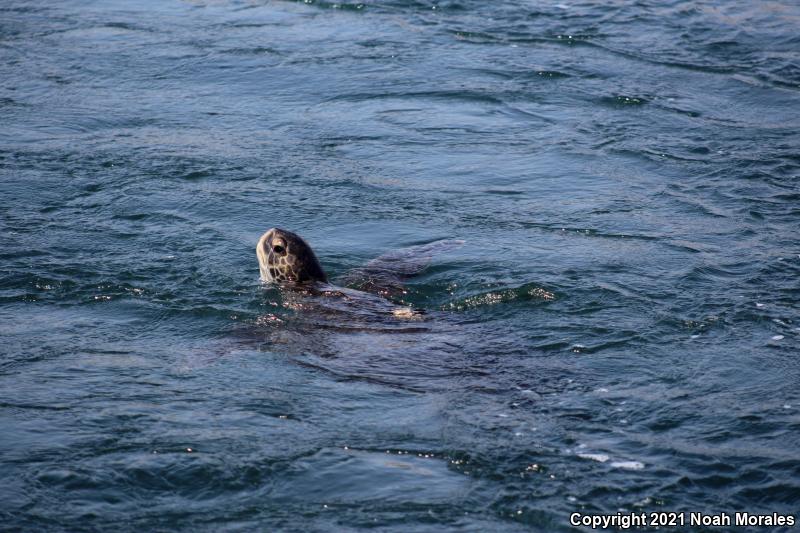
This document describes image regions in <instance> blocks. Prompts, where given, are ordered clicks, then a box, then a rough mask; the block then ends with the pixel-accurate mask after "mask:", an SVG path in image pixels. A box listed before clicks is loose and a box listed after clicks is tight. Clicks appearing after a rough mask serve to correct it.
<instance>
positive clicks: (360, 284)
mask: <svg viewBox="0 0 800 533" xmlns="http://www.w3.org/2000/svg"><path fill="white" fill-rule="evenodd" d="M463 244H464V241H461V240H452V239H445V240H440V241H435V242H430V243H428V244H420V245H417V246H409V247H407V248H401V249H399V250H392V251H390V252H387V253H385V254H383V255H381V256H379V257H376V258H375V259H373V260H372V261H370V262H369V263H367V264H366V265H364V266H363V267H361V268H357V269H355V270H352V271H350V272H348V273H347V274H345V276H344V277H343V278H342V280H341V283H342V284H343V285H347V286H349V287H353V288H355V289H358V290H362V291H366V292H372V293H375V294H379V295H381V296H384V297H386V298H395V299H397V298H401V297H402V296H403V295H404V294H406V289H405V287H404V283H403V282H404V281H405V280H407V279H408V278H410V277H412V276H416V275H417V274H419V273H420V272H422V271H423V270H425V268H426V267H427V266H428V265H429V264H430V262H431V259H433V256H434V255H436V254H440V253H444V252H448V251H450V250H455V249H456V248H460V247H461V246H463Z"/></svg>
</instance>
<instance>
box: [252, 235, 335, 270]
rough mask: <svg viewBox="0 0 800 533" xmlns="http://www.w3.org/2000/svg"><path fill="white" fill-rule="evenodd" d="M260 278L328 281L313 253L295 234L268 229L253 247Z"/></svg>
mask: <svg viewBox="0 0 800 533" xmlns="http://www.w3.org/2000/svg"><path fill="white" fill-rule="evenodd" d="M256 255H257V256H258V266H259V268H260V270H261V279H262V280H263V281H266V282H272V283H281V282H282V283H308V282H314V281H321V282H323V283H326V282H327V281H328V278H327V277H326V276H325V272H324V271H323V270H322V267H321V266H320V264H319V261H317V256H316V255H314V251H313V250H312V249H311V247H310V246H309V245H308V243H306V241H304V240H303V239H302V238H301V237H300V236H299V235H296V234H294V233H292V232H291V231H286V230H283V229H280V228H272V229H271V230H269V231H267V232H266V233H265V234H264V235H262V236H261V238H260V239H259V240H258V244H257V245H256Z"/></svg>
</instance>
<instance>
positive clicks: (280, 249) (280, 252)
mask: <svg viewBox="0 0 800 533" xmlns="http://www.w3.org/2000/svg"><path fill="white" fill-rule="evenodd" d="M272 251H273V252H275V253H276V254H278V255H283V253H284V252H286V248H284V247H283V246H281V245H280V244H276V245H275V246H273V247H272Z"/></svg>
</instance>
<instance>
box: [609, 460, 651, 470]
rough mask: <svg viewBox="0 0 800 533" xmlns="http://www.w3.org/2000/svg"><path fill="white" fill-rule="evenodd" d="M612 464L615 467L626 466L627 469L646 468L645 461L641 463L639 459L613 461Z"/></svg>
mask: <svg viewBox="0 0 800 533" xmlns="http://www.w3.org/2000/svg"><path fill="white" fill-rule="evenodd" d="M611 466H613V467H614V468H624V469H626V470H642V469H643V468H644V463H640V462H639V461H615V462H613V463H611Z"/></svg>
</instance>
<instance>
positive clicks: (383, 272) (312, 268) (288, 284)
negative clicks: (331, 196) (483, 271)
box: [256, 228, 464, 318]
mask: <svg viewBox="0 0 800 533" xmlns="http://www.w3.org/2000/svg"><path fill="white" fill-rule="evenodd" d="M463 243H464V241H458V240H440V241H436V242H432V243H428V244H423V245H419V246H411V247H409V248H403V249H401V250H396V251H393V252H389V253H386V254H383V255H381V256H380V257H378V258H376V259H373V260H372V261H370V262H369V263H367V264H366V265H365V266H363V267H361V268H358V269H356V270H354V271H352V272H350V273H348V274H347V275H346V276H345V277H344V279H343V280H342V281H343V283H344V284H346V285H349V286H350V287H352V288H345V287H339V286H335V285H332V284H330V283H328V277H327V275H326V274H325V271H324V270H323V269H322V266H321V265H320V263H319V260H318V259H317V256H316V254H314V251H313V250H312V249H311V246H309V245H308V243H307V242H306V241H305V240H303V238H302V237H300V236H299V235H297V234H295V233H292V232H291V231H287V230H284V229H280V228H272V229H270V230H268V231H267V232H266V233H264V234H263V235H262V236H261V238H260V239H259V240H258V244H257V245H256V255H257V256H258V264H259V269H260V271H261V280H262V281H264V282H267V283H274V284H278V285H279V286H280V287H282V288H287V289H290V291H288V292H289V293H290V294H291V293H295V294H298V293H299V294H303V295H313V296H323V297H342V298H341V299H344V300H346V301H351V302H354V303H355V304H356V307H358V308H359V309H360V310H361V311H362V312H366V313H378V314H386V313H390V314H392V315H394V316H395V317H400V318H414V317H418V316H420V314H421V313H420V312H419V311H418V310H414V309H412V308H411V307H409V306H406V305H401V304H400V303H398V300H400V299H401V297H402V296H403V295H404V294H406V290H405V288H404V286H403V281H404V280H405V279H407V278H408V277H410V276H413V275H415V274H418V273H419V272H421V271H422V270H423V269H424V268H425V267H426V266H427V265H428V263H429V262H430V260H431V258H432V256H433V254H434V253H439V252H444V251H447V250H450V249H453V248H456V247H458V246H461V245H462V244H463ZM325 299H326V300H327V299H328V298H325ZM285 305H286V306H287V307H293V308H300V307H303V306H308V303H307V302H301V301H298V300H297V299H296V298H291V296H290V297H289V298H288V302H286V303H285ZM326 307H328V308H330V307H331V306H330V305H328V306H326ZM349 307H350V308H352V307H353V306H349ZM360 314H362V315H363V313H360Z"/></svg>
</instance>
